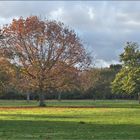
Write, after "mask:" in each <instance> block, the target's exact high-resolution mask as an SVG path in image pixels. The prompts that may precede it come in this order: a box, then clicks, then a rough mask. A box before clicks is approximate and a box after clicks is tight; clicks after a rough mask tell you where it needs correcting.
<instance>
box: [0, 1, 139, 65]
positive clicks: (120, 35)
mask: <svg viewBox="0 0 140 140" xmlns="http://www.w3.org/2000/svg"><path fill="white" fill-rule="evenodd" d="M139 9H140V3H139V2H138V1H137V2H130V1H125V2H121V1H100V2H97V1H93V2H92V1H85V2H82V1H81V2H80V1H75V2H74V1H69V2H66V1H52V2H51V1H42V2H41V1H36V2H35V1H29V2H25V1H24V2H23V1H9V2H8V1H6V2H4V1H1V3H0V23H1V24H4V23H9V22H10V21H11V20H12V19H13V18H15V17H19V16H23V17H26V16H29V15H38V16H42V17H44V16H45V17H47V18H49V19H56V20H60V21H62V22H64V23H65V24H66V25H68V26H70V27H71V28H73V29H75V30H76V32H77V33H78V35H79V36H80V38H81V39H82V40H83V41H84V42H86V43H85V44H87V45H88V50H89V51H91V52H92V51H93V55H95V56H96V59H97V60H98V64H100V63H102V64H103V65H104V66H107V65H109V64H110V63H118V62H119V54H120V53H121V52H122V51H123V46H124V43H125V42H126V41H136V42H138V43H140V40H139V36H140V32H139V29H140V10H139ZM96 63H97V62H96Z"/></svg>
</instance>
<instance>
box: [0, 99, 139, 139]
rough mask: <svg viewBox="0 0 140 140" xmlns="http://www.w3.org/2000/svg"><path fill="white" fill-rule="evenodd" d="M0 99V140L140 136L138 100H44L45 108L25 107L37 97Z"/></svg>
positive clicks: (134, 137)
mask: <svg viewBox="0 0 140 140" xmlns="http://www.w3.org/2000/svg"><path fill="white" fill-rule="evenodd" d="M2 102H3V103H5V102H4V101H1V103H0V104H1V107H0V140H140V133H139V131H140V105H139V104H138V102H137V101H121V100H118V101H117V100H112V101H108V100H106V101H101V100H100V101H91V100H84V101H82V100H79V101H77V100H75V101H66V100H65V101H61V102H58V101H47V105H48V106H52V107H45V108H38V107H34V108H27V107H26V106H27V105H28V106H35V105H37V102H36V101H32V102H31V103H29V104H28V103H27V102H26V101H6V103H5V104H2ZM8 102H9V103H8ZM13 102H14V103H13ZM2 106H3V107H6V106H13V107H14V108H3V107H2ZM16 106H22V107H26V108H16ZM55 106H57V107H55ZM62 106H69V108H65V107H63V108H62ZM70 106H72V108H71V107H70ZM73 106H78V107H77V108H73ZM80 106H82V107H80ZM83 106H89V108H83ZM90 106H94V107H93V108H90Z"/></svg>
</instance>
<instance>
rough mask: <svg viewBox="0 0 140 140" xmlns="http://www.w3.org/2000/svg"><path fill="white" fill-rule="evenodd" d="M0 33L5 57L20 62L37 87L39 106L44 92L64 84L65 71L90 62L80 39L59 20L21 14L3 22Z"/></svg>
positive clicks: (78, 68) (32, 83) (25, 74)
mask: <svg viewBox="0 0 140 140" xmlns="http://www.w3.org/2000/svg"><path fill="white" fill-rule="evenodd" d="M2 33H3V36H4V38H5V39H4V40H2V41H0V46H1V47H2V48H3V50H4V54H5V56H6V58H7V60H9V62H10V63H14V64H15V65H16V66H19V67H20V72H21V73H22V75H23V76H24V77H26V79H28V80H29V81H30V83H31V85H32V86H33V87H34V88H37V90H38V93H39V99H40V106H44V92H47V90H48V89H49V88H53V87H56V86H63V85H62V84H59V83H63V84H65V82H61V79H63V78H62V77H63V75H64V73H65V72H66V71H68V70H69V71H71V72H72V71H73V70H71V68H72V67H73V68H74V69H75V70H76V71H77V70H81V69H85V68H86V67H87V66H88V65H89V63H90V57H89V56H88V54H87V53H86V51H85V49H84V47H83V44H82V42H81V40H80V39H79V38H78V37H77V35H76V33H75V32H74V31H73V30H71V29H69V28H68V27H66V26H64V24H63V23H61V22H56V21H48V20H41V19H39V18H38V17H36V16H31V17H28V18H26V19H23V18H22V17H21V18H19V19H17V20H16V19H14V20H13V21H12V23H11V24H10V25H8V26H5V27H4V28H3V30H2ZM73 79H74V78H71V80H70V81H72V80H73ZM56 81H57V82H56ZM58 81H59V82H58ZM56 83H57V84H56Z"/></svg>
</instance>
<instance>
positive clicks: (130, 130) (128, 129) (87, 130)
mask: <svg viewBox="0 0 140 140" xmlns="http://www.w3.org/2000/svg"><path fill="white" fill-rule="evenodd" d="M139 130H140V125H130V124H120V125H119V124H114V125H111V124H93V123H86V122H85V123H82V122H63V121H55V122H54V121H26V120H3V121H2V120H1V121H0V139H1V140H92V139H94V140H96V139H97V140H105V139H107V140H112V139H115V140H120V139H121V140H129V139H131V140H138V139H139V138H140V133H139Z"/></svg>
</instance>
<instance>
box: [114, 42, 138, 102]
mask: <svg viewBox="0 0 140 140" xmlns="http://www.w3.org/2000/svg"><path fill="white" fill-rule="evenodd" d="M120 60H121V62H122V69H121V70H120V72H119V73H118V74H117V75H116V78H115V79H114V81H113V83H112V91H113V92H114V93H125V94H133V95H136V94H138V96H139V103H140V50H139V45H138V44H137V43H134V42H128V43H127V44H126V46H125V48H124V52H123V53H122V54H121V55H120Z"/></svg>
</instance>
